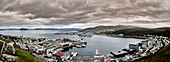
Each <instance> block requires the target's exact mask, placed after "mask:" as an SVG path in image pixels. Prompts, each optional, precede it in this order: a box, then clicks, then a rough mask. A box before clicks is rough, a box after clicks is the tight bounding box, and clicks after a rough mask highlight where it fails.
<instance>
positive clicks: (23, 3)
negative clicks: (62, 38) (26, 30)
mask: <svg viewBox="0 0 170 62" xmlns="http://www.w3.org/2000/svg"><path fill="white" fill-rule="evenodd" d="M166 3H167V4H166ZM169 3H170V1H169V0H0V11H1V12H6V11H9V12H18V14H21V15H25V14H29V13H30V14H32V15H35V16H34V17H24V18H22V19H23V20H19V21H20V22H21V23H15V22H13V24H11V23H9V22H4V21H2V20H1V21H2V22H3V23H1V24H0V25H1V26H2V25H5V24H10V25H24V24H28V25H29V24H36V23H38V24H43V25H55V24H56V25H69V24H74V23H90V22H92V21H93V20H101V19H104V18H108V19H114V18H129V19H131V18H133V17H135V16H140V17H148V18H152V19H160V22H158V21H155V20H153V22H150V21H145V20H140V21H138V20H137V21H132V22H133V23H141V22H145V23H161V21H162V22H166V21H164V20H162V19H166V18H169V17H170V13H169V12H170V10H169V9H168V7H169V8H170V4H169ZM5 17H10V16H0V18H1V19H4V18H5ZM11 18H12V17H10V18H9V19H7V18H5V19H6V20H8V21H11ZM18 18H20V17H18ZM37 18H42V21H35V19H37ZM50 18H63V19H60V20H58V19H56V20H55V19H53V20H51V19H50ZM27 19H28V20H29V21H28V20H27ZM47 19H48V20H47ZM13 20H16V21H18V20H17V19H13ZM43 20H44V22H43ZM30 21H31V22H32V23H31V22H30ZM103 22H105V23H109V21H108V22H107V21H103ZM103 22H102V21H99V22H98V23H103ZM113 22H114V21H113ZM125 22H126V21H125ZM167 22H168V21H167Z"/></svg>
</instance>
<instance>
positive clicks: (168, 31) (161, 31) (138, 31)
mask: <svg viewBox="0 0 170 62" xmlns="http://www.w3.org/2000/svg"><path fill="white" fill-rule="evenodd" d="M104 33H105V34H124V35H125V36H133V35H137V36H142V35H147V34H150V35H159V36H166V37H170V28H168V27H165V28H152V29H151V28H129V29H121V30H117V31H110V32H104Z"/></svg>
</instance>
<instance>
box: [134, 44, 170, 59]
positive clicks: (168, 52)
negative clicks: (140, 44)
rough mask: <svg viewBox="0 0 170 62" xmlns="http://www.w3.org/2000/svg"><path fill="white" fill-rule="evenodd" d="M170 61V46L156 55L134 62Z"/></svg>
mask: <svg viewBox="0 0 170 62" xmlns="http://www.w3.org/2000/svg"><path fill="white" fill-rule="evenodd" d="M169 61H170V45H169V46H167V47H164V48H162V49H160V50H159V51H158V52H156V53H155V54H151V55H149V56H145V57H142V58H140V59H138V60H135V61H133V62H169Z"/></svg>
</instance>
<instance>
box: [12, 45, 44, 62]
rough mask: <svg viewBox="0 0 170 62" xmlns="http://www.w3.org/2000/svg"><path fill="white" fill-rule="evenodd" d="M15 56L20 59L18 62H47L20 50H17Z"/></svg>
mask: <svg viewBox="0 0 170 62" xmlns="http://www.w3.org/2000/svg"><path fill="white" fill-rule="evenodd" d="M15 55H16V56H18V57H19V59H17V60H16V62H45V61H43V60H41V59H38V58H36V57H34V56H32V55H31V54H30V53H29V52H28V51H25V50H22V49H18V48H17V49H16V54H15Z"/></svg>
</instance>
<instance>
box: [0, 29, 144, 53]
mask: <svg viewBox="0 0 170 62" xmlns="http://www.w3.org/2000/svg"><path fill="white" fill-rule="evenodd" d="M63 32H70V31H59V30H26V31H20V30H4V31H0V34H4V35H12V36H21V35H22V34H23V36H24V37H35V38H60V39H63V38H69V39H73V40H74V39H75V40H77V39H79V40H80V39H82V38H83V40H84V41H86V42H87V46H86V47H85V48H73V49H70V50H69V51H66V52H72V51H76V52H79V56H86V55H94V54H95V50H96V49H99V53H100V54H108V53H109V52H110V51H112V52H117V51H120V50H121V49H123V48H128V45H129V44H131V43H132V44H136V43H139V42H140V41H142V40H143V39H134V38H119V37H108V36H101V35H94V36H93V37H79V36H77V35H55V34H54V33H63Z"/></svg>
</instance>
